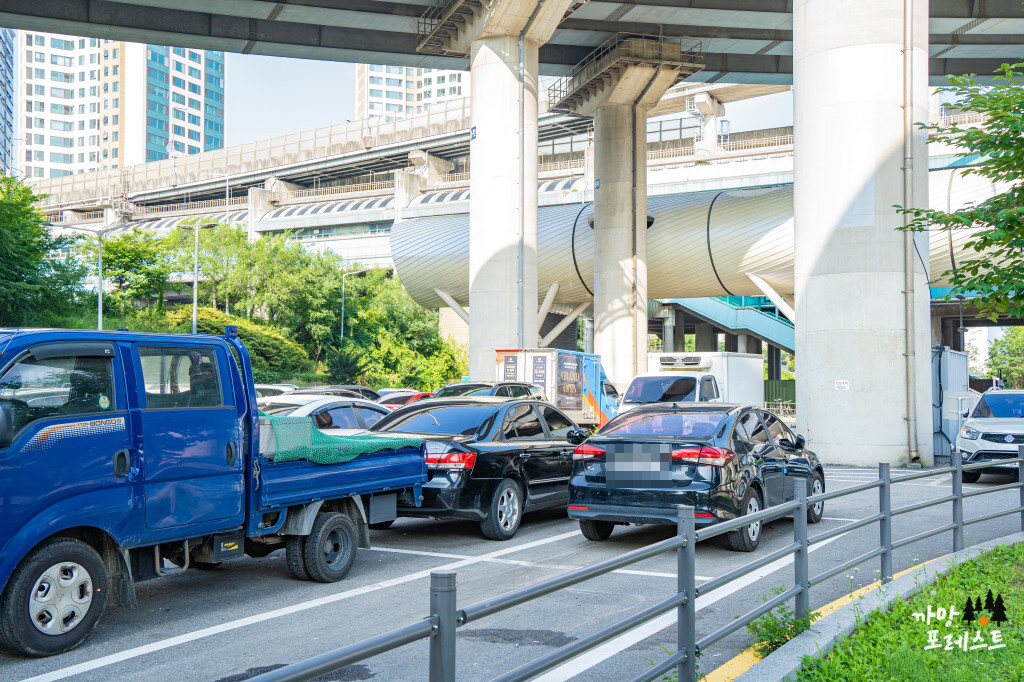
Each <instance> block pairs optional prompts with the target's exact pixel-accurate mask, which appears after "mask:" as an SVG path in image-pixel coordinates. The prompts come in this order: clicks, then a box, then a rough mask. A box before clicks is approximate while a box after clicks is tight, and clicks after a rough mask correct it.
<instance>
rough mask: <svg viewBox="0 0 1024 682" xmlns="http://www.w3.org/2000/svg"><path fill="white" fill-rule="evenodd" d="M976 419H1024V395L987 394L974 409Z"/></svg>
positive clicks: (973, 415)
mask: <svg viewBox="0 0 1024 682" xmlns="http://www.w3.org/2000/svg"><path fill="white" fill-rule="evenodd" d="M971 416H972V417H974V418H975V419H987V418H992V417H995V418H997V419H998V418H1006V417H1011V418H1012V417H1024V395H1022V394H1019V393H1017V394H1014V393H1009V394H1003V395H1000V394H998V393H993V394H986V395H983V396H982V397H981V400H980V401H978V404H977V405H976V406H975V407H974V414H972V415H971Z"/></svg>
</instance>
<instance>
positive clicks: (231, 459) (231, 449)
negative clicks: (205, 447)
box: [226, 441, 236, 467]
mask: <svg viewBox="0 0 1024 682" xmlns="http://www.w3.org/2000/svg"><path fill="white" fill-rule="evenodd" d="M226 450H227V460H228V466H229V467H233V466H235V459H236V455H235V442H234V441H229V442H228V446H227V448H226Z"/></svg>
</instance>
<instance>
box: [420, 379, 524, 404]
mask: <svg viewBox="0 0 1024 682" xmlns="http://www.w3.org/2000/svg"><path fill="white" fill-rule="evenodd" d="M486 396H496V397H498V398H530V399H533V400H544V391H542V390H541V388H540V386H534V385H533V384H524V383H521V382H518V381H456V382H455V383H452V384H448V385H447V386H445V387H444V388H439V389H437V390H436V391H434V397H435V398H460V397H461V398H482V397H486Z"/></svg>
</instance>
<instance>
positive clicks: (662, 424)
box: [598, 410, 727, 440]
mask: <svg viewBox="0 0 1024 682" xmlns="http://www.w3.org/2000/svg"><path fill="white" fill-rule="evenodd" d="M726 416H727V415H726V414H723V413H721V412H691V411H690V410H687V411H685V412H673V411H670V410H665V411H660V410H659V411H657V412H647V411H638V410H632V411H630V412H627V413H626V414H623V415H620V416H618V417H616V418H615V419H613V420H611V421H610V422H608V423H607V424H605V425H604V428H602V429H601V430H600V431H598V434H600V435H602V436H612V435H615V436H671V437H673V438H695V439H698V440H705V439H707V438H711V436H712V435H714V433H715V432H716V431H718V429H719V428H720V427H721V426H722V422H723V421H725V418H726Z"/></svg>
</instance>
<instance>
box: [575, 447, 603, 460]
mask: <svg viewBox="0 0 1024 682" xmlns="http://www.w3.org/2000/svg"><path fill="white" fill-rule="evenodd" d="M604 456H605V450H604V448H599V447H597V446H596V445H587V444H586V443H583V444H582V445H577V446H576V449H575V450H573V451H572V460H573V461H574V462H575V461H578V460H581V459H604Z"/></svg>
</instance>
